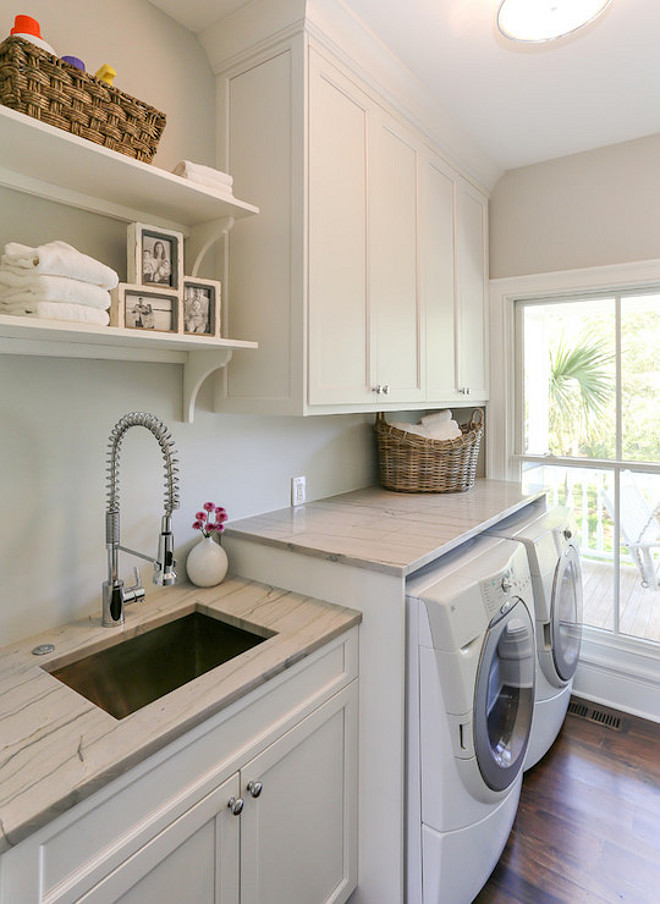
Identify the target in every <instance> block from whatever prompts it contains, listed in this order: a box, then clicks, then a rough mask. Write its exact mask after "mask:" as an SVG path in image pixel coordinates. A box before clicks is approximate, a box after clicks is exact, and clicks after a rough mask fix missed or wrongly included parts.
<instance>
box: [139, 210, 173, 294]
mask: <svg viewBox="0 0 660 904" xmlns="http://www.w3.org/2000/svg"><path fill="white" fill-rule="evenodd" d="M182 280H183V233H181V232H172V231H171V230H169V229H160V228H159V227H158V226H147V225H145V224H144V223H130V224H129V226H128V283H129V284H132V285H138V286H160V287H163V288H167V289H177V290H179V289H181V284H182Z"/></svg>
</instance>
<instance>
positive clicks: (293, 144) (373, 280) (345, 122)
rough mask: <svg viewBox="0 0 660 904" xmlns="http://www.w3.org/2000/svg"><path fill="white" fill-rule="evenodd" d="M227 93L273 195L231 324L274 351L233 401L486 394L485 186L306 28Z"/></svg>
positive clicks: (243, 270) (264, 409)
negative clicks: (480, 186)
mask: <svg viewBox="0 0 660 904" xmlns="http://www.w3.org/2000/svg"><path fill="white" fill-rule="evenodd" d="M218 96H219V98H220V115H221V123H220V125H221V127H222V126H223V124H224V127H225V130H226V144H227V154H228V160H227V166H228V167H229V168H230V169H231V171H232V173H233V174H234V177H235V180H236V184H237V185H238V186H239V187H240V190H241V192H242V193H244V194H246V195H249V196H254V197H258V198H259V201H260V208H261V215H260V216H259V217H258V218H255V219H254V220H252V221H246V222H241V223H237V225H236V227H235V229H234V230H233V232H232V234H231V236H230V240H229V275H230V276H229V278H230V297H231V306H230V311H229V317H230V329H231V330H232V331H233V332H236V333H238V334H250V335H252V336H254V337H255V339H256V340H257V341H258V342H259V351H258V353H257V354H255V355H253V356H250V359H249V360H247V359H245V360H236V361H232V362H231V364H230V366H229V367H228V368H227V371H226V374H225V375H224V383H223V385H222V386H221V387H218V392H217V395H216V406H217V407H218V409H219V410H223V411H251V412H255V413H257V412H261V413H268V414H276V413H278V414H327V413H337V412H351V411H371V410H382V409H384V410H388V409H389V410H394V409H401V408H424V407H432V406H434V407H439V406H442V405H447V404H450V405H456V404H459V403H460V404H463V405H465V404H469V402H470V401H475V402H482V401H485V399H486V398H487V387H486V384H485V374H486V372H487V368H486V349H485V344H484V342H485V340H484V336H485V328H484V327H485V324H484V310H485V299H486V279H487V268H486V251H487V232H486V229H487V199H486V197H485V196H484V195H482V194H481V193H480V192H479V190H478V189H477V188H475V187H474V186H473V185H471V184H470V183H468V182H467V181H466V180H465V178H464V177H463V176H461V175H460V174H459V173H457V172H456V171H455V170H453V169H452V168H451V167H450V166H449V165H448V164H447V163H446V162H444V161H443V160H442V158H441V157H440V156H439V155H438V154H437V153H436V152H434V150H433V149H432V148H431V147H430V146H429V144H428V142H427V141H426V140H425V138H424V137H423V136H422V135H421V134H420V133H418V132H417V131H416V130H415V129H414V128H413V127H412V126H410V125H409V124H408V123H407V122H406V121H405V120H404V119H403V117H401V116H398V115H396V114H395V113H394V112H393V111H392V110H391V109H389V108H388V107H387V105H386V104H385V103H384V102H383V101H382V100H381V99H380V98H379V97H378V96H377V95H376V94H375V93H374V92H373V90H370V89H369V88H368V87H367V86H365V85H363V84H362V83H360V82H359V80H358V79H357V78H356V77H355V76H354V75H353V74H352V73H351V72H350V70H348V69H347V68H346V67H344V66H343V65H342V64H340V63H338V62H337V61H336V60H335V59H334V58H333V57H332V55H331V54H330V53H329V52H328V51H327V49H325V48H324V47H322V46H321V45H320V44H319V43H318V42H317V41H315V40H314V39H312V38H310V37H309V36H307V35H306V34H305V33H303V34H299V35H295V36H294V37H292V38H290V39H289V40H287V41H285V42H284V43H281V44H280V45H279V46H278V47H276V48H275V49H273V50H272V51H271V52H265V51H264V50H263V49H260V50H259V52H258V53H255V54H250V53H248V54H246V55H245V57H244V58H242V60H241V62H240V63H237V64H235V65H234V66H233V67H232V68H231V69H227V70H226V71H224V72H221V73H220V75H219V85H218ZM256 261H258V266H257V265H255V262H256Z"/></svg>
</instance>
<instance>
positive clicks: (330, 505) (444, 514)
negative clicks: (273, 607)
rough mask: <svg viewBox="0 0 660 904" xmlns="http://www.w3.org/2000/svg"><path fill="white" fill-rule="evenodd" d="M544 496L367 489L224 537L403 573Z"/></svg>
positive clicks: (491, 488)
mask: <svg viewBox="0 0 660 904" xmlns="http://www.w3.org/2000/svg"><path fill="white" fill-rule="evenodd" d="M544 492H545V491H543V490H540V491H538V492H529V493H523V492H522V490H521V487H520V484H517V483H509V482H506V481H501V480H477V481H476V482H475V485H474V486H473V487H472V488H471V489H469V490H467V491H466V492H464V493H442V494H439V493H393V492H390V491H388V490H383V489H381V488H380V487H368V488H367V489H363V490H356V491H354V492H352V493H344V494H342V495H340V496H331V497H329V498H328V499H321V500H319V501H318V502H311V503H307V504H306V505H302V506H298V507H296V508H292V507H289V508H285V509H280V510H278V511H275V512H269V513H267V514H265V515H256V516H254V517H252V518H244V519H243V520H241V521H235V522H232V524H231V526H230V527H229V528H228V530H227V532H226V536H227V537H237V538H244V539H249V540H252V541H255V542H257V543H264V544H267V545H272V546H279V547H284V548H286V549H289V550H294V551H296V552H301V553H304V554H307V555H314V556H321V557H323V558H326V559H330V560H332V561H341V562H345V563H347V564H351V565H356V566H358V567H363V568H370V569H372V570H377V571H384V572H387V573H390V574H399V575H404V576H405V575H408V574H411V573H412V572H414V571H417V570H418V569H419V568H422V567H423V566H424V565H427V564H428V563H429V562H432V561H433V560H434V559H436V558H438V556H440V555H443V554H444V553H447V552H449V551H450V550H452V549H454V548H455V547H456V546H459V545H460V544H461V543H464V542H465V541H466V540H469V539H470V538H471V537H474V536H476V535H477V534H479V533H481V531H483V530H486V529H487V528H488V527H491V526H492V525H493V524H496V523H497V522H498V521H501V520H502V519H503V518H506V517H507V516H508V515H511V514H513V513H514V512H516V511H518V510H519V509H521V508H523V507H524V506H525V505H528V504H529V503H531V502H532V501H533V500H535V499H538V498H539V497H541V496H543V495H544Z"/></svg>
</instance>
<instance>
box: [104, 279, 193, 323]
mask: <svg viewBox="0 0 660 904" xmlns="http://www.w3.org/2000/svg"><path fill="white" fill-rule="evenodd" d="M110 296H111V303H110V326H117V327H121V328H123V329H129V330H144V331H148V332H154V333H173V334H176V333H180V331H181V330H180V326H181V323H182V317H181V297H180V294H179V292H177V291H175V290H174V289H167V288H162V289H159V288H155V287H147V286H142V285H134V284H130V283H119V285H118V286H117V288H116V289H113V290H112V292H111V293H110Z"/></svg>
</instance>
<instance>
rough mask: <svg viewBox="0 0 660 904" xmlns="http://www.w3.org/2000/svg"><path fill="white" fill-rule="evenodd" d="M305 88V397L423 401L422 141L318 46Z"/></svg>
mask: <svg viewBox="0 0 660 904" xmlns="http://www.w3.org/2000/svg"><path fill="white" fill-rule="evenodd" d="M309 92H310V95H309V96H310V99H309V150H308V154H309V208H308V209H309V223H308V254H309V284H308V285H309V290H308V317H309V347H308V367H309V403H310V405H317V404H330V405H342V404H348V403H351V404H353V403H355V404H360V405H362V406H364V405H367V406H369V405H373V403H374V401H375V399H374V395H386V396H388V398H387V401H390V402H402V403H405V402H409V401H418V400H420V399H421V398H422V397H423V396H422V386H421V358H420V335H419V323H420V316H419V298H418V286H417V165H418V163H417V161H418V151H417V148H416V147H415V145H414V143H413V141H412V139H411V138H410V137H409V136H408V135H407V134H406V133H405V131H404V130H403V129H402V128H401V126H400V125H399V124H398V123H396V122H395V121H394V120H392V119H390V118H387V117H386V116H385V115H384V114H383V112H382V111H381V110H380V109H379V108H378V107H377V106H376V105H375V104H374V103H373V101H371V100H370V99H369V98H368V97H367V96H366V95H365V94H364V93H363V92H361V91H360V90H359V89H358V88H357V87H356V86H355V85H354V84H353V83H352V82H351V81H350V80H349V79H347V78H345V77H344V76H342V74H341V73H340V72H338V71H337V70H336V69H334V67H332V66H330V65H328V63H327V62H326V61H325V60H324V59H323V57H321V56H319V55H318V54H316V53H314V52H313V51H310V81H309ZM378 388H380V390H381V391H380V392H379V391H378ZM385 388H386V389H385Z"/></svg>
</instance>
